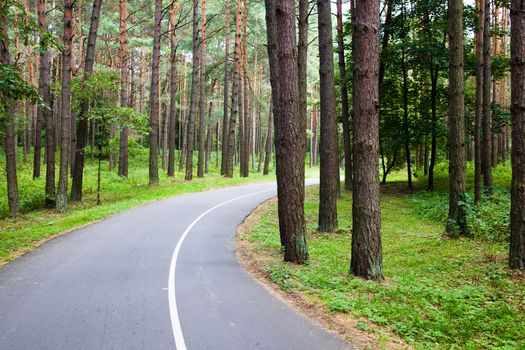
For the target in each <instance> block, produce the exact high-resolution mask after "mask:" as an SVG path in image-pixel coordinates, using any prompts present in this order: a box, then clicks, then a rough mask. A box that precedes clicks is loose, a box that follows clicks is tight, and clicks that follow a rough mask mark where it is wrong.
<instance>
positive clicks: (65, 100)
mask: <svg viewBox="0 0 525 350" xmlns="http://www.w3.org/2000/svg"><path fill="white" fill-rule="evenodd" d="M74 3H75V1H74V0H65V3H64V36H63V43H64V51H63V53H62V110H61V112H62V113H61V120H62V135H61V140H60V172H59V176H58V192H57V201H56V208H57V210H58V211H60V212H64V211H66V210H67V207H68V206H67V188H68V177H69V173H68V165H69V158H70V152H71V135H70V131H71V100H70V99H71V90H70V89H71V85H70V84H71V48H72V46H73V25H72V22H73V5H74Z"/></svg>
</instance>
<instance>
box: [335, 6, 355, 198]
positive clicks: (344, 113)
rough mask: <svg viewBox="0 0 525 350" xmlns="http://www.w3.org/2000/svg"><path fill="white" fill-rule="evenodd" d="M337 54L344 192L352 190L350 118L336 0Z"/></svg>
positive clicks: (340, 10)
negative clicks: (341, 120) (343, 157)
mask: <svg viewBox="0 0 525 350" xmlns="http://www.w3.org/2000/svg"><path fill="white" fill-rule="evenodd" d="M337 53H338V58H339V79H340V83H339V85H340V88H341V117H342V118H343V145H344V156H345V190H347V191H351V190H352V147H351V142H352V140H351V139H350V132H351V130H350V116H349V109H350V107H349V102H348V89H347V85H346V62H345V49H344V37H343V1H342V0H337Z"/></svg>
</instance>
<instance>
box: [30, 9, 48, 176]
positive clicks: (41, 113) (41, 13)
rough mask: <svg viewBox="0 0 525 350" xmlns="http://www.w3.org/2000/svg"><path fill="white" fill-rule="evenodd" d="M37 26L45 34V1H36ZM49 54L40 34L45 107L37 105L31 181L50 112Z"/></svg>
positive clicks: (37, 170)
mask: <svg viewBox="0 0 525 350" xmlns="http://www.w3.org/2000/svg"><path fill="white" fill-rule="evenodd" d="M36 6H37V13H38V26H39V27H40V30H41V31H42V33H45V32H47V25H46V0H38V1H37V4H36ZM49 64H50V62H49V53H48V50H47V44H46V43H44V42H43V39H42V34H41V37H40V61H39V76H40V78H39V83H38V88H39V93H40V96H41V97H42V100H43V102H44V103H45V104H46V105H47V106H42V105H40V104H39V105H38V107H37V114H36V123H35V147H34V154H33V179H38V178H39V177H40V163H41V157H42V122H43V121H44V120H46V116H47V114H48V113H49V112H50V109H49V108H51V107H50V105H51V104H50V100H51V98H50V88H49V85H50V75H49V72H50V66H49Z"/></svg>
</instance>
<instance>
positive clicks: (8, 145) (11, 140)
mask: <svg viewBox="0 0 525 350" xmlns="http://www.w3.org/2000/svg"><path fill="white" fill-rule="evenodd" d="M8 11H9V8H8V7H7V4H6V2H5V1H2V2H0V62H1V63H2V64H3V65H6V66H9V65H10V57H9V41H8V35H9V33H8V28H7V19H6V14H7V13H8ZM0 103H2V104H4V106H3V107H4V108H5V114H6V120H5V135H4V144H5V158H6V175H7V204H8V207H9V215H10V216H17V215H20V198H19V197H20V196H19V193H18V177H17V174H16V118H15V114H14V112H15V111H14V107H13V106H14V101H2V102H0Z"/></svg>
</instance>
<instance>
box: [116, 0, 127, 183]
mask: <svg viewBox="0 0 525 350" xmlns="http://www.w3.org/2000/svg"><path fill="white" fill-rule="evenodd" d="M119 10H120V11H119V13H120V21H119V27H120V36H119V43H120V50H119V56H120V57H119V58H120V106H121V107H129V96H128V88H129V87H128V72H129V56H128V26H127V18H128V0H120V1H119ZM128 135H129V127H128V126H124V127H122V129H121V131H120V142H119V159H118V174H119V175H120V176H122V177H128Z"/></svg>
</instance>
